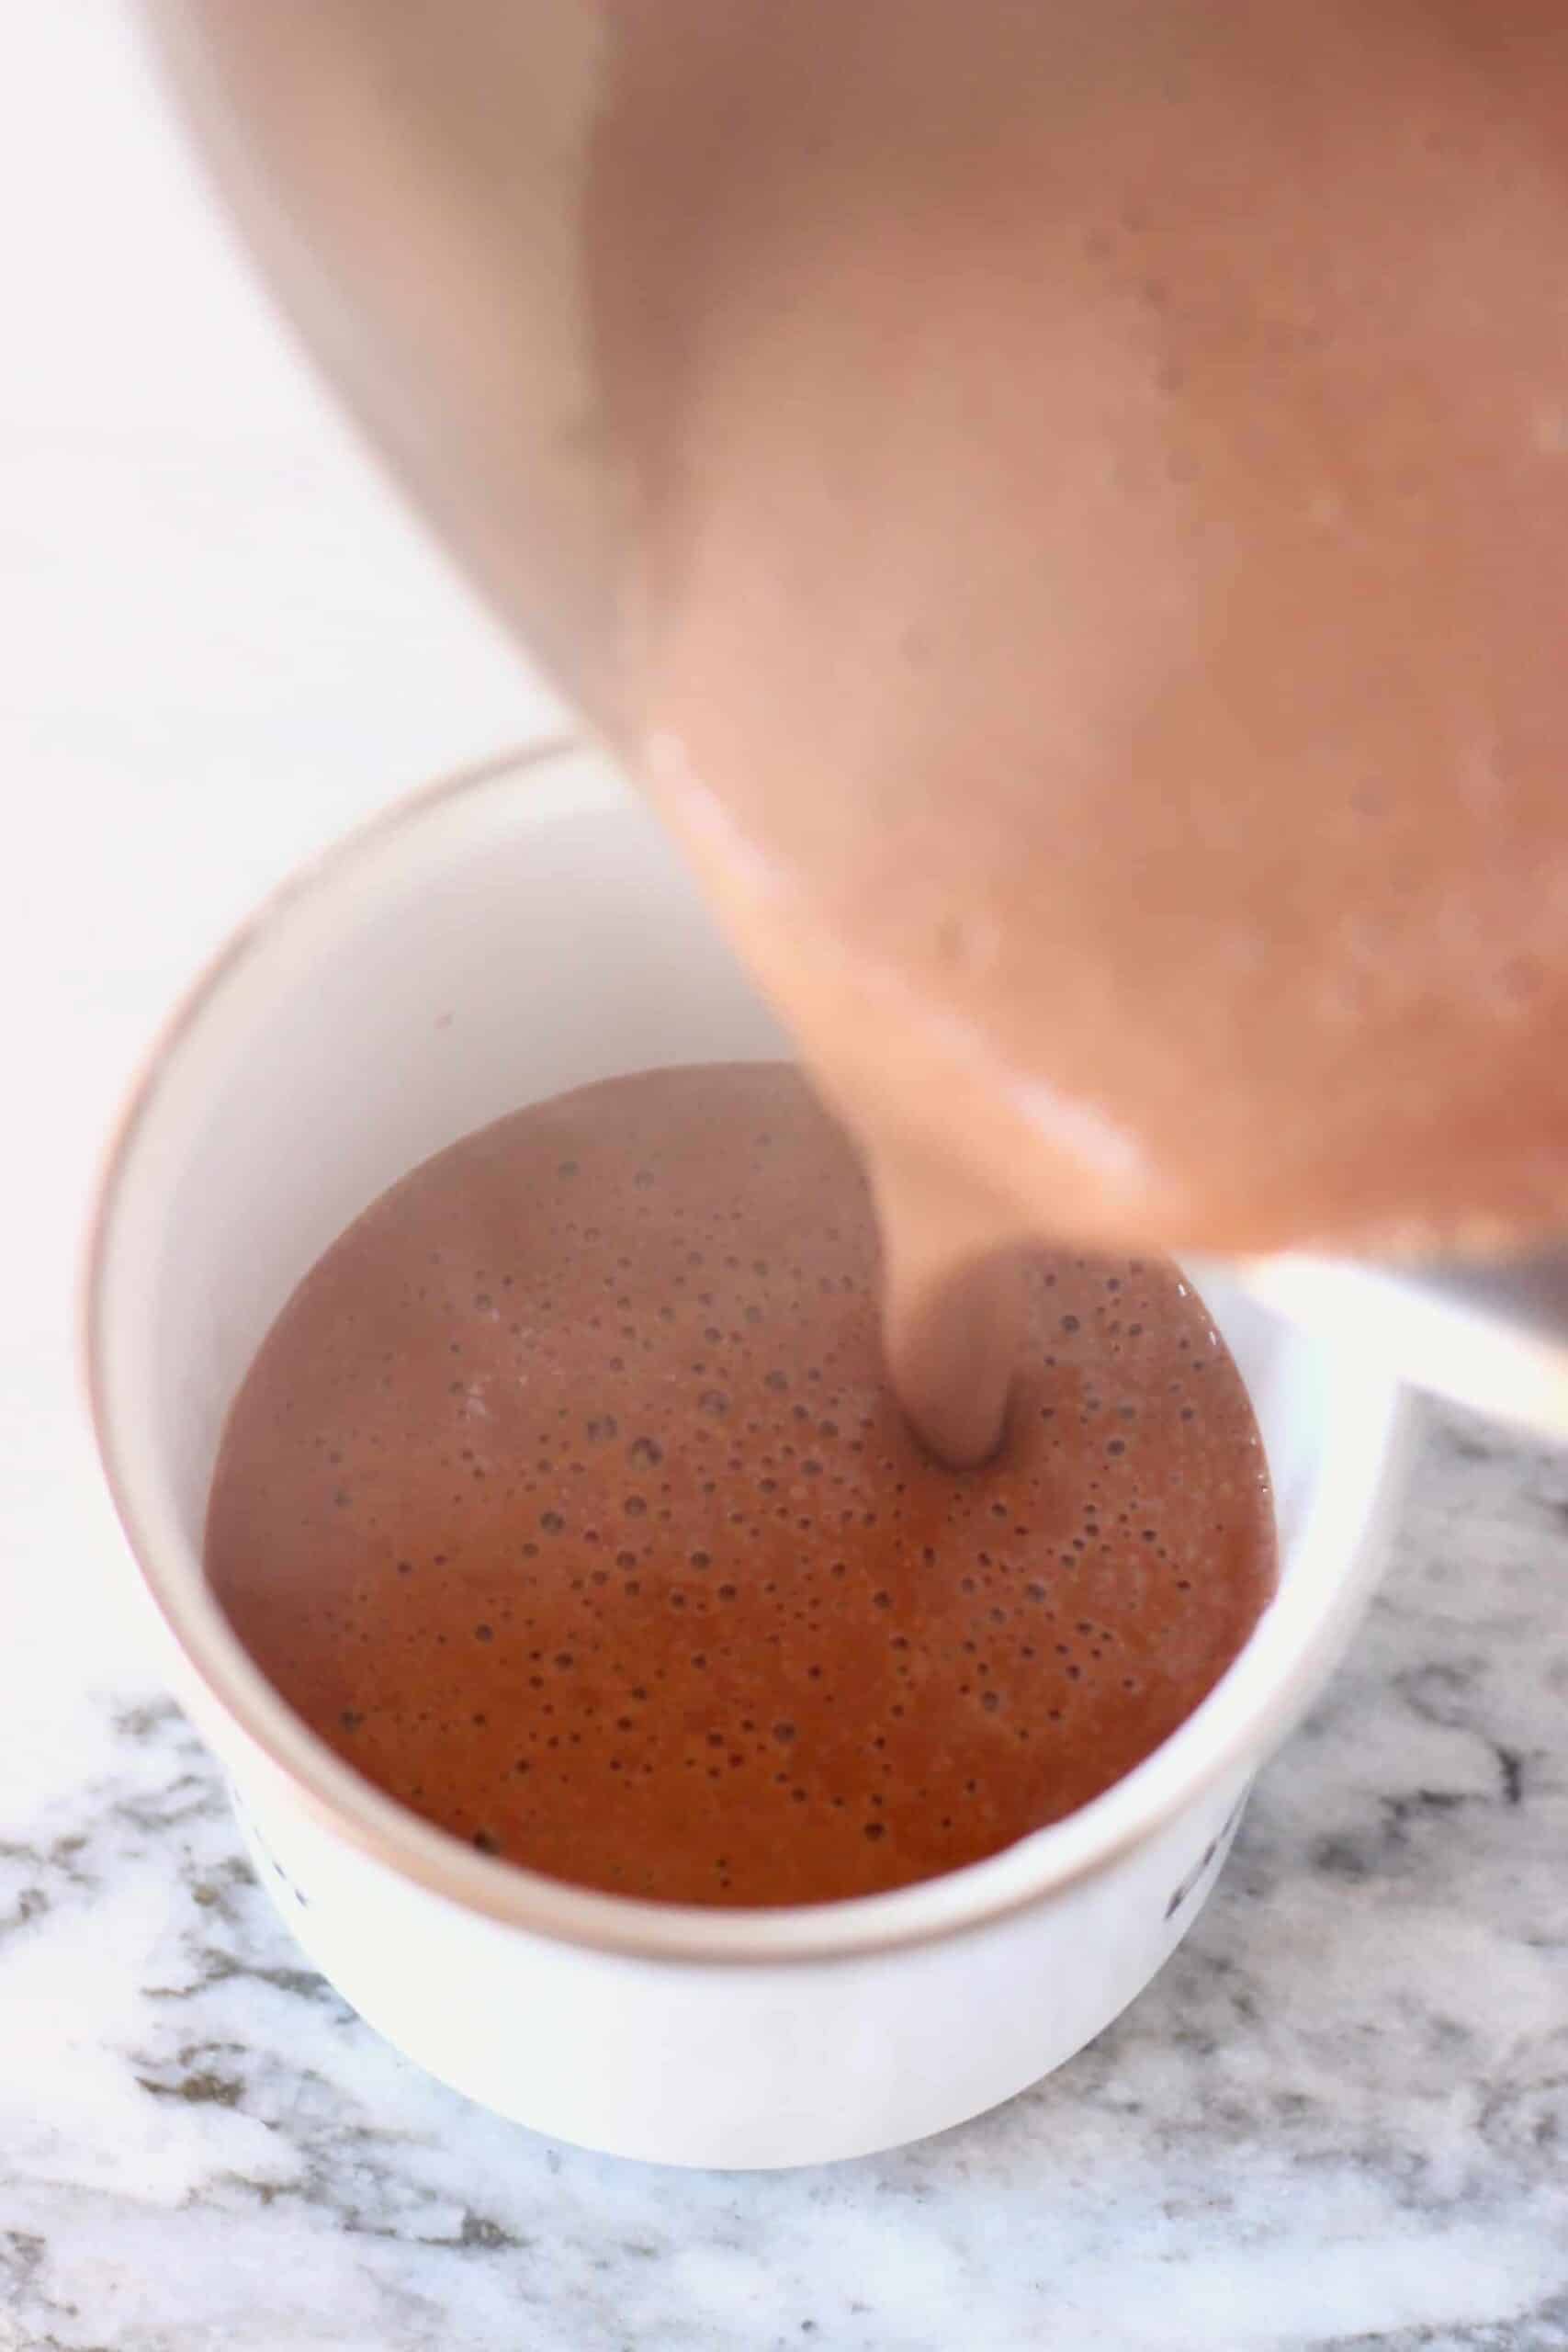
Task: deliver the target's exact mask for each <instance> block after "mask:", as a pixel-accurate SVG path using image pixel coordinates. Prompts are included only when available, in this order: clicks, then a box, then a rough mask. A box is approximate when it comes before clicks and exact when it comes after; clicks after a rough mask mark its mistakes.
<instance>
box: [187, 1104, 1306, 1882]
mask: <svg viewBox="0 0 1568 2352" xmlns="http://www.w3.org/2000/svg"><path fill="white" fill-rule="evenodd" d="M1020 1279H1021V1292H1020V1297H1021V1321H1020V1327H1019V1340H1020V1346H1019V1353H1018V1358H1017V1371H1016V1375H1015V1378H1014V1380H1013V1383H1012V1386H1011V1389H1010V1395H1009V1398H1008V1408H1007V1418H1008V1426H1007V1431H1006V1438H1005V1442H1004V1445H1003V1447H1002V1450H1001V1452H1000V1453H999V1454H998V1456H997V1458H996V1459H995V1461H994V1462H993V1463H992V1464H989V1465H988V1466H987V1467H985V1468H983V1469H981V1470H978V1471H972V1472H967V1473H961V1472H955V1471H953V1470H951V1469H948V1468H945V1467H943V1466H942V1465H940V1464H938V1463H936V1462H935V1461H933V1460H932V1459H931V1456H930V1455H929V1454H928V1453H926V1452H924V1451H923V1450H922V1448H921V1447H920V1446H919V1443H918V1442H917V1441H916V1440H915V1439H914V1438H913V1437H912V1436H911V1434H910V1433H909V1430H908V1427H907V1425H906V1422H905V1420H904V1419H903V1417H902V1415H901V1414H900V1412H899V1410H898V1408H897V1404H896V1403H895V1402H894V1400H893V1398H892V1397H891V1395H890V1393H889V1391H888V1388H887V1386H886V1384H885V1382H884V1379H883V1376H882V1363H881V1354H880V1344H879V1338H878V1297H879V1281H880V1267H879V1257H878V1248H877V1241H876V1233H875V1225H874V1217H873V1214H872V1205H871V1200H870V1196H869V1193H868V1190H867V1186H866V1182H865V1180H864V1178H863V1174H862V1172H861V1169H860V1165H859V1162H858V1160H857V1158H856V1156H855V1154H854V1153H853V1151H852V1149H851V1148H850V1146H849V1144H848V1143H847V1141H846V1139H845V1137H844V1136H843V1134H842V1132H841V1131H840V1128H839V1127H838V1126H837V1125H835V1123H834V1122H833V1121H832V1120H831V1119H830V1118H829V1116H828V1115H827V1114H825V1113H824V1112H823V1110H822V1109H821V1108H820V1107H819V1105H818V1103H817V1101H816V1099H815V1098H814V1096H813V1095H812V1094H811V1093H810V1091H808V1090H807V1087H806V1086H805V1084H804V1083H803V1082H802V1080H800V1079H799V1078H798V1077H797V1076H796V1074H795V1072H794V1071H793V1070H791V1069H785V1068H783V1067H778V1066H771V1065H728V1066H719V1067H713V1068H702V1069H671V1070H663V1071H656V1072H652V1073H649V1074H647V1075H643V1076H639V1077H636V1078H627V1079H621V1080H612V1081H610V1082H608V1083H606V1084H604V1085H600V1086H594V1087H590V1088H587V1089H584V1090H582V1091H580V1092H577V1093H573V1094H570V1095H566V1096H563V1097H561V1098H559V1099H558V1100H556V1101H553V1102H548V1103H540V1104H536V1105H535V1106H533V1107H531V1108H529V1109H527V1110H525V1111H521V1112H519V1113H517V1114H514V1115H513V1116H512V1117H510V1118H507V1119H502V1120H501V1121H500V1122H498V1123H497V1124H496V1125H492V1126H490V1127H487V1128H484V1129H482V1130H481V1131H479V1133H478V1134H476V1135H473V1136H468V1138H467V1139H466V1140H464V1141H463V1142H461V1143H459V1144H457V1145H456V1146H454V1147H453V1148H451V1149H449V1150H447V1151H445V1152H443V1153H441V1154H439V1155H438V1156H437V1157H436V1158H434V1159H432V1160H429V1161H427V1162H426V1163H425V1164H424V1165H423V1167H421V1168H419V1169H417V1170H414V1171H413V1173H412V1175H410V1176H408V1177H407V1178H405V1179H404V1180H403V1182H400V1183H399V1184H397V1185H395V1186H394V1187H393V1188H392V1189H391V1190H390V1191H389V1193H386V1194H384V1195H383V1196H382V1198H381V1199H380V1200H379V1201H378V1202H377V1203H376V1204H374V1205H373V1206H372V1207H371V1208H370V1209H369V1210H367V1213H366V1214H365V1215H364V1216H362V1217H361V1218H360V1219H359V1220H358V1221H357V1222H356V1223H355V1225H354V1226H352V1227H350V1228H349V1230H348V1231H347V1232H346V1233H345V1234H344V1236H343V1237H342V1238H340V1239H339V1240H338V1241H337V1242H336V1243H335V1244H334V1245H333V1248H332V1249H330V1250H328V1251H327V1252H326V1254H325V1256H324V1257H323V1258H322V1259H321V1261H320V1262H319V1263H318V1264H317V1266H316V1267H315V1268H314V1270H313V1271H312V1272H310V1274H309V1275H308V1276H307V1277H306V1279H305V1281H304V1282H303V1283H301V1284H300V1286H299V1289H298V1291H297V1292H296V1293H295V1295H294V1296H293V1298H292V1299H291V1300H290V1301H289V1303H288V1306H286V1308H285V1309H284V1312H283V1313H282V1315H281V1316H280V1317H279V1318H278V1320H277V1322H276V1325H275V1327H274V1328H273V1329H272V1331H271V1333H270V1334H269V1336H268V1337H267V1339H266V1340H265V1343H264V1345H263V1347H262V1349H261V1351H260V1353H259V1354H258V1356H257V1359H256V1361H255V1363H254V1367H253V1369H252V1371H251V1373H250V1374H249V1376H248V1378H247V1380H246V1381H245V1383H244V1385H243V1388H242V1390H241V1392H240V1395H239V1397H238V1398H237V1400H236V1402H235V1405H234V1408H233V1410H232V1413H231V1418H230V1421H229V1425H228V1429H227V1431H226V1435H225V1438H224V1442H223V1445H222V1450H221V1453H220V1460H219V1464H218V1469H217V1473H216V1476H215V1479H214V1484H213V1489H212V1497H211V1504H210V1511H209V1523H208V1532H207V1562H208V1567H209V1574H210V1577H211V1579H212V1582H213V1585H214V1587H215V1589H216V1591H217V1593H218V1596H219V1598H220V1601H221V1602H222V1605H223V1607H224V1608H225V1610H226V1611H227V1612H228V1614H229V1616H230V1618H231V1622H232V1623H233V1624H234V1626H235V1629H236V1631H237V1632H238V1633H239V1634H240V1636H241V1638H242V1639H243V1641H244V1643H245V1644H246V1645H247V1646H248V1648H249V1649H250V1650H251V1652H252V1654H253V1656H254V1658H255V1659H256V1661H257V1663H258V1664H259V1665H260V1666H261V1668H263V1670H264V1671H265V1673H266V1674H267V1675H268V1677H269V1678H270V1679H271V1680H272V1681H273V1682H274V1683H275V1685H276V1688H277V1689H278V1691H280V1692H281V1693H282V1695H283V1696H284V1698H285V1699H286V1700H287V1701H288V1702H289V1703H290V1704H291V1705H292V1706H294V1707H295V1708H296V1709H297V1710H298V1712H299V1713H300V1714H301V1715H302V1716H303V1717H304V1718H305V1719H306V1721H307V1722H308V1723H310V1724H311V1725H312V1727H313V1728H314V1729H315V1730H316V1731H317V1732H318V1733H320V1734H321V1736H322V1737H323V1738H325V1739H326V1740H328V1741H329V1742H330V1743H331V1744H332V1746H333V1747H334V1748H336V1749H337V1751H338V1752H339V1753H340V1754H341V1755H342V1756H343V1757H344V1758H346V1759H347V1760H348V1761H349V1762H350V1763H351V1764H353V1765H355V1767H357V1769H359V1770H361V1771H363V1772H365V1773H366V1774H367V1775H368V1776H369V1777H370V1778H371V1779H372V1780H374V1781H377V1782H378V1783H379V1784H380V1786H381V1787H383V1788H384V1789H385V1790H387V1791H388V1792H389V1793H390V1794H391V1795H393V1796H394V1797H397V1798H399V1799H400V1800H401V1801H402V1802H403V1803H405V1804H408V1805H410V1806H412V1808H413V1809H414V1810H415V1811H417V1812H419V1813H421V1814H423V1815H425V1816H426V1818H428V1819H429V1820H431V1821H433V1822H434V1823H436V1824H437V1825H439V1826H442V1827H444V1828H446V1829H447V1830H450V1831H451V1832H452V1833H453V1834H455V1835H456V1836H458V1837H461V1838H468V1839H472V1840H473V1841H474V1842H475V1843H476V1844H478V1845H479V1846H480V1847H481V1848H482V1849H485V1850H487V1851H491V1852H494V1853H497V1854H500V1855H503V1856H505V1857H506V1858H508V1859H509V1860H514V1861H517V1862H521V1863H525V1864H527V1865H528V1866H530V1867H532V1868H534V1869H536V1870H540V1871H547V1872H548V1873H550V1874H551V1875H553V1876H556V1877H559V1878H563V1879H568V1880H572V1881H576V1882H578V1883H582V1884H585V1885H589V1886H593V1887H599V1888H604V1889H607V1890H611V1891H614V1892H618V1893H621V1894H636V1895H643V1896H652V1897H655V1898H662V1899H668V1900H673V1901H682V1902H692V1903H712V1904H732V1905H738V1904H750V1905H770V1904H784V1903H813V1902H823V1901H829V1900H832V1899H834V1898H837V1897H841V1896H850V1895H856V1894H872V1893H875V1892H877V1891H879V1890H882V1889H885V1888H889V1887H895V1886H899V1885H903V1884H906V1883H909V1882H911V1881H913V1880H918V1879H921V1878H926V1877H930V1876H932V1875H934V1874H936V1873H938V1872H941V1871H949V1870H953V1869H955V1868H958V1867H960V1866H961V1865H963V1864H964V1863H966V1862H971V1861H975V1860H978V1859H979V1858H980V1857H982V1856H984V1855H987V1854H990V1853H993V1852H995V1851H997V1850H998V1849H1000V1848H1002V1847H1004V1846H1006V1845H1008V1844H1010V1842H1012V1841H1013V1840H1015V1839H1016V1838H1021V1837H1022V1836H1025V1835H1027V1833H1028V1832H1029V1831H1031V1830H1032V1829H1035V1828H1038V1827H1040V1826H1043V1825H1044V1824H1046V1823H1048V1822H1051V1821H1055V1820H1056V1819H1058V1818H1060V1817H1061V1816H1062V1815H1064V1814H1066V1813H1068V1812H1070V1811H1072V1810H1073V1809H1074V1808H1076V1807H1077V1806H1078V1805H1081V1804H1085V1803H1086V1802H1087V1801H1088V1800H1089V1799H1090V1798H1091V1797H1093V1796H1094V1795H1096V1794H1097V1793H1099V1792H1100V1791H1101V1790H1103V1789H1105V1788H1107V1787H1108V1786H1110V1784H1111V1782H1112V1781H1115V1780H1117V1779H1119V1778H1120V1777H1121V1776H1122V1774H1123V1773H1125V1772H1127V1771H1128V1770H1131V1769H1132V1767H1133V1766H1134V1765H1135V1764H1136V1763H1138V1762H1139V1760H1140V1759H1141V1758H1143V1757H1145V1755H1147V1754H1148V1753H1149V1752H1150V1751H1151V1750H1152V1749H1153V1748H1154V1747H1157V1746H1158V1745H1159V1743H1160V1742H1161V1741H1162V1740H1163V1739H1165V1738H1166V1737H1167V1736H1168V1735H1169V1734H1170V1733H1171V1732H1172V1731H1174V1730H1175V1728H1176V1727H1177V1725H1178V1724H1179V1723H1180V1722H1181V1721H1182V1720H1183V1718H1184V1717H1185V1716H1186V1715H1187V1714H1188V1713H1190V1711H1191V1709H1192V1708H1193V1707H1194V1706H1196V1705H1197V1704H1198V1702H1200V1701H1201V1699H1202V1698H1203V1697H1204V1695H1205V1694H1206V1692H1207V1691H1209V1690H1210V1689H1211V1688H1212V1687H1213V1684H1214V1682H1215V1681H1216V1680H1217V1679H1218V1678H1219V1676H1220V1675H1221V1674H1223V1673H1224V1669H1225V1668H1226V1667H1227V1666H1228V1665H1229V1663H1230V1661H1231V1660H1232V1658H1233V1657H1235V1654H1236V1652H1237V1651H1238V1650H1239V1649H1240V1648H1241V1646H1242V1645H1243V1644H1244V1643H1245V1642H1246V1640H1247V1636H1248V1634H1250V1632H1251V1630H1252V1628H1253V1626H1254V1624H1255V1623H1256V1622H1257V1619H1258V1615H1259V1613H1260V1611H1262V1609H1263V1608H1264V1607H1265V1606H1266V1604H1267V1602H1268V1600H1269V1595H1270V1593H1271V1591H1272V1589H1273V1584H1274V1575H1275V1552H1274V1533H1273V1524H1272V1513H1271V1506H1270V1498H1269V1488H1268V1483H1267V1476H1266V1473H1265V1469H1264V1464H1263V1458H1262V1453H1261V1450H1260V1447H1259V1442H1258V1432H1257V1429H1256V1427H1255V1425H1254V1421H1253V1417H1252V1412H1251V1408H1250V1406H1249V1404H1248V1401H1247V1396H1246V1393H1245V1390H1244V1389H1243V1386H1242V1384H1241V1381H1240V1379H1239V1377H1238V1375H1237V1374H1236V1371H1235V1366H1234V1365H1233V1364H1232V1363H1231V1362H1230V1359H1229V1357H1228V1355H1227V1354H1226V1352H1225V1350H1224V1346H1223V1345H1222V1343H1221V1342H1220V1340H1219V1338H1218V1335H1217V1333H1216V1332H1215V1331H1214V1329H1213V1325H1212V1324H1211V1323H1210V1321H1209V1319H1208V1317H1207V1316H1206V1315H1205V1313H1204V1311H1203V1309H1202V1306H1201V1304H1200V1302H1199V1301H1198V1299H1197V1298H1196V1297H1195V1296H1194V1295H1193V1294H1192V1293H1191V1291H1190V1289H1189V1288H1188V1287H1187V1285H1186V1284H1185V1283H1183V1282H1182V1281H1181V1279H1180V1277H1179V1275H1178V1273H1177V1272H1176V1271H1175V1270H1174V1269H1173V1268H1172V1267H1170V1266H1169V1265H1168V1264H1167V1263H1165V1262H1164V1261H1159V1260H1156V1259H1152V1258H1149V1259H1145V1258H1141V1257H1132V1258H1092V1257H1086V1256H1078V1255H1075V1254H1072V1253H1066V1252H1055V1253H1043V1254H1040V1255H1038V1256H1036V1257H1034V1258H1032V1260H1031V1261H1029V1263H1028V1265H1027V1267H1026V1268H1025V1269H1024V1270H1023V1272H1022V1273H1021V1278H1020Z"/></svg>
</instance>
